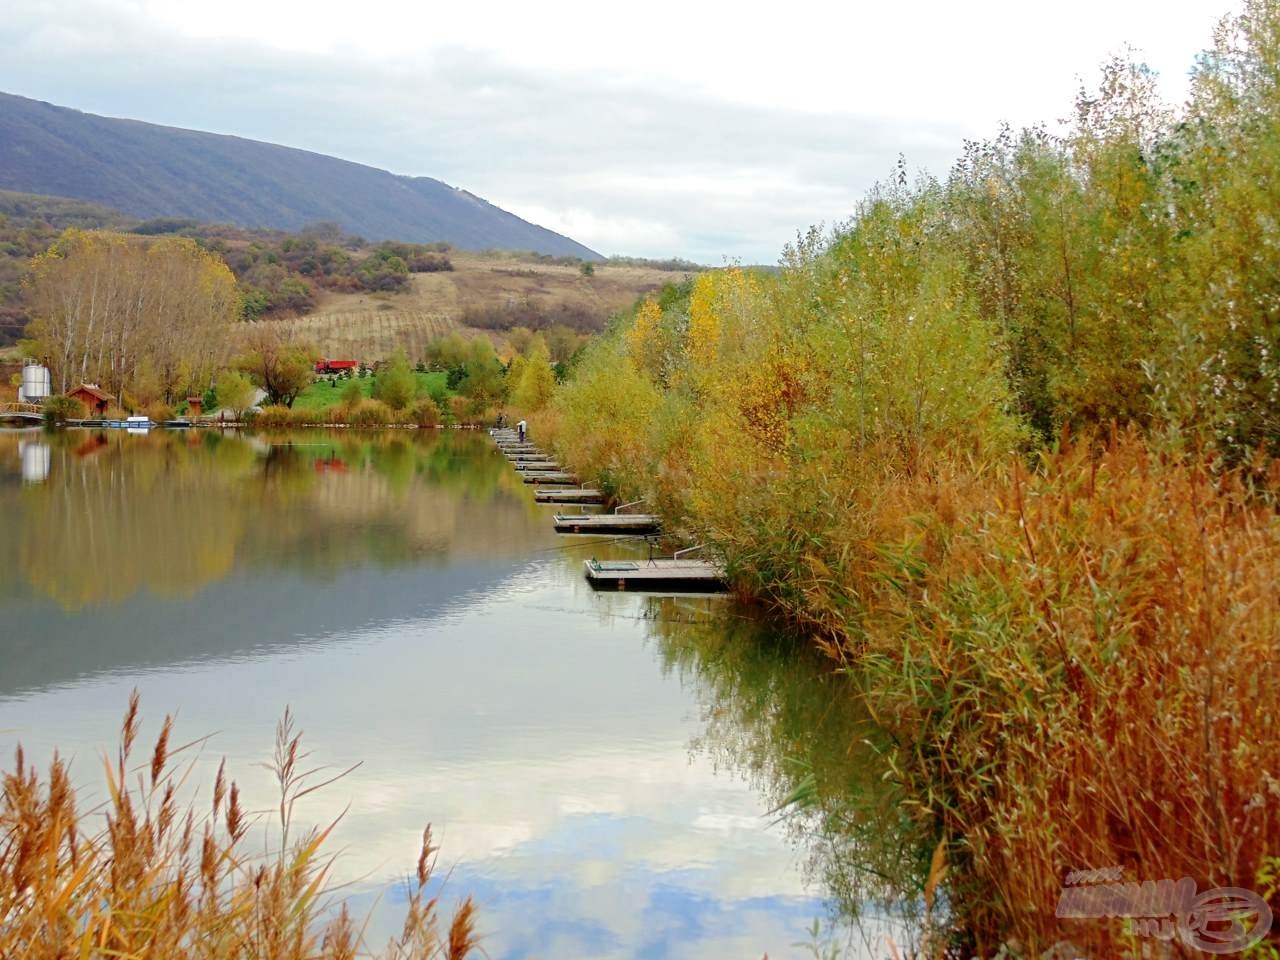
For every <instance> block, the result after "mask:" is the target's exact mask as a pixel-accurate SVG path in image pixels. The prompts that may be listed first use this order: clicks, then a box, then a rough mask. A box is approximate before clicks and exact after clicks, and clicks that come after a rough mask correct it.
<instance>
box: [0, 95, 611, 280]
mask: <svg viewBox="0 0 1280 960" xmlns="http://www.w3.org/2000/svg"><path fill="white" fill-rule="evenodd" d="M0 189H6V190H13V191H18V192H22V193H35V194H43V195H51V196H59V197H72V198H76V199H81V200H88V201H92V202H95V203H101V204H105V205H107V206H110V207H113V208H115V209H117V210H120V211H122V212H124V213H127V214H131V215H133V216H137V217H144V218H146V217H190V218H192V219H196V220H201V221H206V222H224V223H231V224H235V225H238V226H243V227H250V228H254V227H266V228H275V229H283V230H298V229H301V228H302V227H304V226H307V225H308V224H312V223H317V222H325V221H332V222H334V223H338V224H339V225H341V226H342V227H343V229H345V230H348V231H350V232H352V233H356V234H359V235H361V236H365V237H367V238H369V239H371V240H387V239H394V240H406V241H412V242H418V243H426V242H431V241H435V240H445V241H448V242H449V243H451V244H453V245H455V246H457V247H459V248H462V249H470V250H483V249H489V248H493V249H518V250H532V251H535V252H537V253H546V254H551V255H554V256H577V257H582V258H583V259H587V260H598V259H601V257H600V254H598V253H597V252H596V251H594V250H592V249H591V248H589V247H587V246H585V245H583V244H581V243H578V242H577V241H576V240H573V239H571V238H569V237H566V236H563V235H562V234H559V233H556V232H555V231H552V230H549V229H547V228H546V227H542V226H539V225H537V224H533V223H529V222H528V221H526V220H523V219H521V218H520V217H517V216H516V215H515V214H513V213H510V212H508V211H506V210H503V209H502V208H501V207H498V206H496V205H495V204H493V203H490V202H489V201H488V200H485V199H484V198H483V197H479V196H477V195H476V194H474V193H472V192H470V191H468V190H464V189H462V188H460V187H454V186H451V185H449V184H447V183H444V182H443V181H440V180H436V179H434V178H432V177H422V176H406V175H402V174H395V173H391V172H390V171H387V170H382V169H379V168H377V167H371V166H367V165H365V164H361V163H356V162H355V161H352V160H343V159H341V158H339V157H332V156H329V155H327V154H322V153H317V152H315V151H311V150H304V149H300V148H297V147H289V146H284V145H281V144H275V143H267V142H265V141H261V140H252V139H249V138H247V137H241V136H237V135H234V134H220V133H207V132H205V131H200V130H190V129H186V128H183V127H169V126H163V125H159V124H153V123H148V122H146V121H143V120H133V119H124V118H113V117H103V116H99V115H97V114H93V113H87V112H85V111H81V110H76V109H74V108H71V107H63V106H58V105H55V104H51V103H48V102H46V101H43V100H33V99H30V98H27V97H21V96H18V95H16V94H10V93H3V92H0Z"/></svg>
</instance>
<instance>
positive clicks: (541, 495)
mask: <svg viewBox="0 0 1280 960" xmlns="http://www.w3.org/2000/svg"><path fill="white" fill-rule="evenodd" d="M533 499H534V500H536V501H538V503H604V494H603V493H601V492H600V491H599V490H590V489H587V488H585V487H573V488H571V489H568V490H535V491H533Z"/></svg>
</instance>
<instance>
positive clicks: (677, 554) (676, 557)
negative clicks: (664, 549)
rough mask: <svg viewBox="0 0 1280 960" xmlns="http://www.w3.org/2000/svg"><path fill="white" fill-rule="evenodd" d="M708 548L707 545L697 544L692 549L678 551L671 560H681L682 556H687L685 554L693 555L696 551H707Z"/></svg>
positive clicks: (686, 548)
mask: <svg viewBox="0 0 1280 960" xmlns="http://www.w3.org/2000/svg"><path fill="white" fill-rule="evenodd" d="M706 547H707V545H706V544H705V543H699V544H697V545H696V546H692V547H685V548H684V549H683V550H677V551H676V552H675V553H673V554H672V555H671V559H672V560H679V559H680V556H681V554H685V553H693V552H694V551H695V550H705V549H706Z"/></svg>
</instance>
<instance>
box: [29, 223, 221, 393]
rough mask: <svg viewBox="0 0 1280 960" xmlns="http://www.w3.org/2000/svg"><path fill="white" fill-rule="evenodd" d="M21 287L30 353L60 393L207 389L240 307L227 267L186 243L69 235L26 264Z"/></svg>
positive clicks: (71, 232)
mask: <svg viewBox="0 0 1280 960" xmlns="http://www.w3.org/2000/svg"><path fill="white" fill-rule="evenodd" d="M24 286H25V293H26V296H27V299H28V302H29V303H30V306H31V313H32V316H33V317H34V319H33V321H32V322H31V324H30V325H29V326H28V328H27V336H28V338H29V340H30V341H31V351H32V352H33V353H34V354H35V355H37V356H40V357H43V358H45V359H47V361H48V362H49V364H50V367H51V369H52V372H53V377H54V382H55V383H56V384H57V385H58V389H59V390H60V391H63V392H65V391H66V390H68V389H70V388H72V387H74V386H75V385H76V384H77V383H78V382H79V381H82V380H84V381H89V382H92V383H98V384H101V385H102V386H103V387H104V388H105V389H107V390H109V391H112V392H114V393H117V394H122V393H124V392H125V391H130V392H132V393H133V394H134V395H135V398H136V399H137V400H139V401H140V402H148V401H151V400H158V399H163V400H165V401H166V402H173V401H174V400H175V399H176V398H177V397H179V396H180V395H182V394H183V393H184V392H185V391H187V390H189V389H201V390H202V389H203V388H204V387H206V386H207V385H208V384H209V383H210V381H211V380H212V378H213V376H214V373H215V372H216V371H217V370H218V369H219V368H220V367H221V366H222V364H223V363H224V362H225V359H226V356H227V351H228V347H229V338H230V333H231V325H232V322H233V321H234V319H235V317H236V313H237V310H238V309H239V295H238V293H237V291H236V283H235V278H234V277H233V276H232V274H231V271H230V270H229V269H228V268H227V266H226V264H224V263H223V262H222V261H221V260H220V259H219V258H218V257H217V256H216V255H215V254H212V253H210V252H208V251H206V250H203V249H201V248H200V247H199V246H198V245H197V244H196V243H195V241H193V240H190V239H187V238H184V237H165V238H162V239H157V240H151V239H146V238H142V237H136V236H125V235H122V234H117V233H108V232H99V231H84V230H67V231H66V232H65V233H63V234H62V235H61V236H60V237H59V238H58V239H57V240H56V241H55V242H54V244H53V245H52V246H51V247H50V248H49V249H48V250H47V251H46V252H44V253H43V254H41V255H39V256H38V257H36V258H35V259H34V260H33V261H32V265H31V269H30V271H29V273H28V275H27V277H26V280H25V282H24ZM143 394H145V395H143Z"/></svg>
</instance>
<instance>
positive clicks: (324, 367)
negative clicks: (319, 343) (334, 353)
mask: <svg viewBox="0 0 1280 960" xmlns="http://www.w3.org/2000/svg"><path fill="white" fill-rule="evenodd" d="M359 366H360V361H359V360H321V361H320V362H319V363H317V364H316V373H340V372H342V371H343V370H355V369H357V368H358V367H359Z"/></svg>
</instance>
